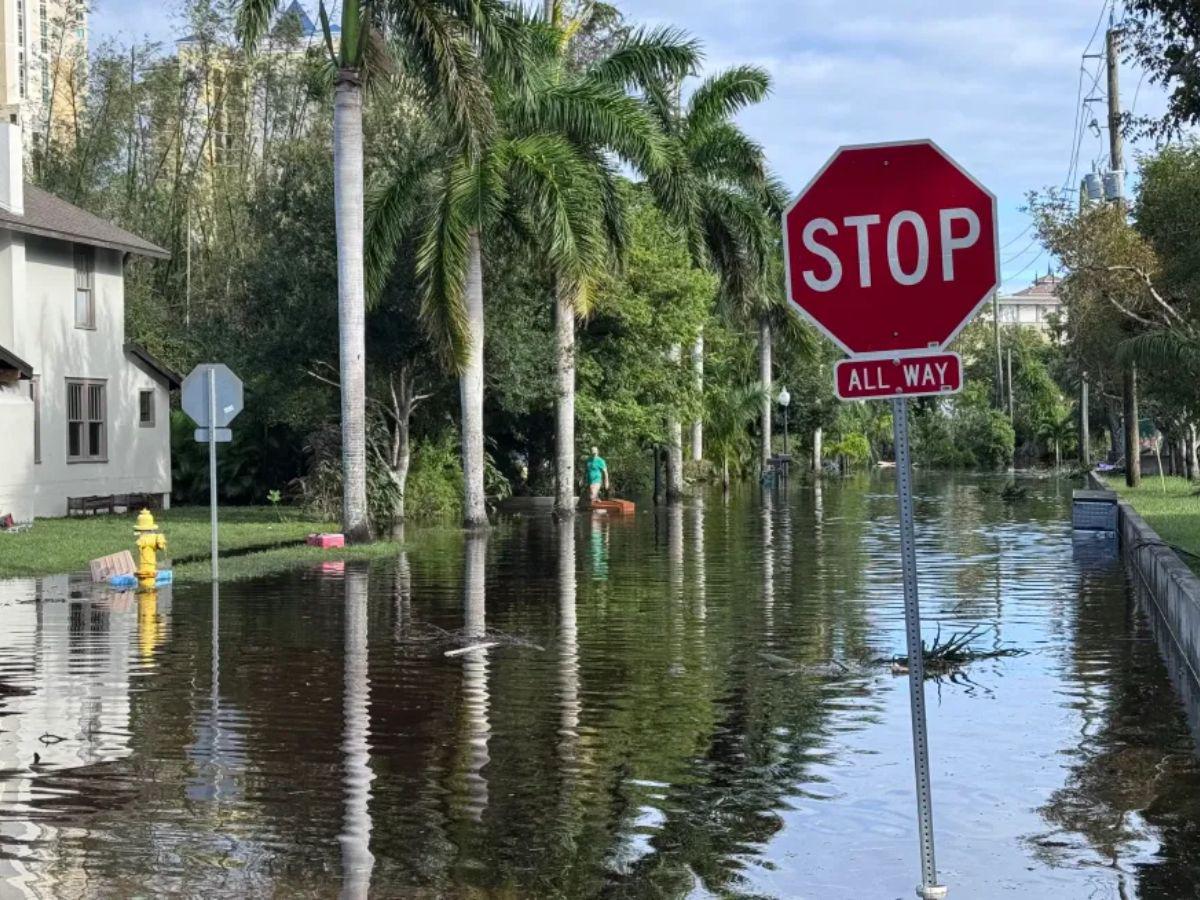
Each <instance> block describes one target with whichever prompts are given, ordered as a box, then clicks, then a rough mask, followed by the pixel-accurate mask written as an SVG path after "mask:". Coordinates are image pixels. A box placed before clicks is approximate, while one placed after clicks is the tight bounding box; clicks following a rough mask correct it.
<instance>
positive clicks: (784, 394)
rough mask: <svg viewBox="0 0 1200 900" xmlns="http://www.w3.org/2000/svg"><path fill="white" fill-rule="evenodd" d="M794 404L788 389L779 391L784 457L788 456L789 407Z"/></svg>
mask: <svg viewBox="0 0 1200 900" xmlns="http://www.w3.org/2000/svg"><path fill="white" fill-rule="evenodd" d="M791 402H792V395H791V394H789V393H788V389H787V388H780V389H779V405H780V406H782V407H783V455H784V456H787V455H788V405H789V404H790V403H791Z"/></svg>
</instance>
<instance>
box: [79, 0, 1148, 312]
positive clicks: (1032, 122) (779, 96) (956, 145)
mask: <svg viewBox="0 0 1200 900" xmlns="http://www.w3.org/2000/svg"><path fill="white" fill-rule="evenodd" d="M315 2H316V0H313V2H312V4H311V5H313V6H314V7H315ZM619 5H620V6H621V8H622V9H623V10H624V11H625V13H626V15H627V16H628V17H629V18H630V19H631V20H633V21H636V22H644V23H647V24H666V23H670V24H675V25H680V26H682V27H684V28H686V29H687V30H688V31H690V32H691V33H693V34H694V35H696V36H697V37H698V38H699V39H700V40H701V41H702V42H703V43H704V46H705V52H706V68H707V69H709V70H714V71H715V70H717V69H720V68H723V67H726V66H730V65H736V64H740V63H755V64H758V65H761V66H764V67H765V68H767V69H768V70H769V71H770V72H771V74H772V76H773V78H774V81H775V90H774V92H773V94H772V96H771V97H770V98H769V99H768V100H767V101H766V102H765V103H763V104H761V105H760V106H758V107H757V108H755V109H753V110H750V111H748V112H747V113H746V114H745V115H744V116H743V117H742V123H743V125H744V127H745V128H746V129H747V131H749V132H750V133H751V134H752V135H753V136H754V137H755V138H757V139H758V140H759V141H760V142H762V143H763V145H764V146H765V147H766V148H767V152H768V155H769V157H770V159H771V162H772V164H773V165H774V167H775V168H776V169H777V170H778V172H779V173H780V175H782V177H783V178H784V180H785V181H786V182H787V183H788V185H789V186H790V187H791V188H792V189H793V190H795V189H798V188H799V187H800V186H802V185H803V184H804V183H805V182H806V181H807V180H808V178H809V177H810V176H811V175H812V173H814V172H815V171H816V170H817V169H818V168H819V167H820V165H821V164H822V163H823V162H824V161H825V159H826V157H828V155H829V154H830V153H831V152H832V151H833V150H834V149H835V148H836V147H838V146H839V145H842V144H848V143H865V142H876V141H885V140H899V139H904V138H913V137H930V138H933V139H934V140H935V141H937V142H938V143H939V144H940V145H941V146H942V147H943V148H944V149H946V150H947V151H948V152H949V153H951V154H952V155H953V156H954V157H955V158H956V159H958V161H959V162H960V163H961V164H962V165H964V166H965V167H966V168H967V169H968V170H969V171H971V172H972V173H973V174H974V175H975V176H976V177H977V178H978V179H979V180H980V181H981V182H983V183H984V184H985V185H987V186H988V187H989V188H990V189H991V190H992V191H993V192H994V193H995V194H996V196H997V197H998V198H999V203H1000V244H1001V247H1002V250H1001V261H1002V267H1003V276H1004V279H1005V287H1006V288H1009V289H1015V288H1019V287H1020V286H1022V285H1023V284H1024V283H1027V282H1028V281H1029V280H1031V279H1032V277H1033V275H1034V274H1035V273H1042V272H1045V270H1046V266H1047V264H1048V263H1049V261H1050V260H1049V258H1048V257H1047V256H1045V255H1042V254H1041V249H1040V247H1039V246H1038V245H1037V244H1036V242H1034V241H1033V240H1032V234H1031V233H1023V232H1024V230H1025V229H1026V228H1027V226H1028V224H1029V220H1028V217H1026V216H1025V215H1024V214H1022V213H1021V212H1020V207H1021V206H1022V205H1024V202H1025V195H1026V193H1027V192H1028V191H1029V190H1032V189H1039V188H1043V187H1046V186H1050V185H1057V186H1062V185H1063V184H1064V181H1065V179H1066V176H1067V173H1068V170H1069V168H1070V162H1071V158H1072V147H1073V145H1074V140H1075V122H1076V109H1077V108H1078V107H1077V104H1076V97H1077V92H1078V90H1079V79H1080V64H1081V61H1082V60H1081V54H1082V53H1083V51H1084V48H1085V46H1086V45H1087V44H1088V41H1089V38H1091V36H1092V34H1093V30H1094V29H1095V28H1096V25H1097V22H1098V21H1101V20H1102V24H1101V29H1100V32H1099V33H1098V34H1097V35H1096V38H1095V41H1094V43H1093V45H1092V48H1091V49H1092V52H1095V51H1097V50H1102V49H1103V27H1104V25H1105V24H1107V14H1103V15H1102V3H1101V2H1100V0H1005V2H1003V3H999V2H988V0H899V2H897V0H757V2H754V3H750V2H741V0H624V2H620V3H619ZM91 24H92V34H93V37H94V39H103V38H106V37H112V38H114V39H116V40H120V41H128V40H130V39H131V38H134V37H138V38H142V37H145V36H147V35H149V36H150V37H152V38H155V39H159V40H163V39H168V38H169V37H170V36H171V35H172V34H174V33H175V31H176V30H177V25H178V16H177V15H175V14H172V13H170V12H167V13H164V12H163V3H162V0H96V4H95V7H94V10H93V15H92V21H91ZM1086 63H1087V74H1086V77H1085V79H1084V84H1083V87H1084V88H1085V89H1087V88H1089V87H1090V86H1091V84H1092V81H1093V77H1092V76H1093V75H1094V74H1095V73H1096V72H1097V71H1098V68H1097V67H1099V66H1102V61H1101V60H1087V61H1086ZM1141 74H1142V73H1141V71H1140V70H1138V69H1136V68H1131V67H1123V68H1122V73H1121V77H1122V84H1121V89H1122V96H1123V99H1124V103H1125V106H1126V108H1129V107H1130V106H1131V104H1133V103H1134V100H1135V95H1136V106H1135V107H1134V109H1135V111H1136V112H1138V113H1143V112H1147V113H1149V112H1154V111H1156V110H1161V108H1162V106H1163V97H1162V93H1161V91H1160V90H1159V89H1158V88H1157V87H1155V86H1152V85H1150V84H1149V82H1148V81H1143V80H1141ZM1103 93H1104V79H1103V76H1102V73H1101V78H1100V80H1099V84H1098V85H1097V86H1096V87H1095V88H1094V89H1093V90H1091V91H1090V94H1091V95H1093V96H1097V97H1102V96H1103ZM1087 95H1088V94H1087V93H1086V92H1085V96H1087ZM1089 110H1090V112H1089V113H1088V115H1087V116H1086V117H1085V119H1084V123H1083V124H1084V126H1085V127H1083V129H1082V131H1083V135H1084V136H1083V140H1082V141H1081V146H1080V151H1079V158H1078V170H1079V171H1080V172H1084V171H1087V170H1089V169H1090V168H1091V165H1092V163H1093V161H1097V162H1100V163H1101V164H1102V163H1103V161H1104V157H1105V156H1106V154H1107V132H1106V131H1105V130H1104V120H1105V115H1104V104H1103V103H1102V102H1099V103H1094V104H1092V105H1091V106H1090V107H1089ZM1092 118H1095V119H1096V120H1097V122H1098V124H1099V127H1100V134H1099V135H1097V134H1096V133H1095V131H1094V130H1093V129H1090V128H1087V127H1086V125H1087V123H1088V122H1089V121H1090V120H1091V119H1092ZM1127 156H1128V157H1129V158H1132V156H1133V154H1132V152H1130V153H1128V154H1127ZM1073 180H1074V182H1075V184H1073V185H1072V186H1077V183H1078V178H1075V179H1073Z"/></svg>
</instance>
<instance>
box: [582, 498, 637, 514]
mask: <svg viewBox="0 0 1200 900" xmlns="http://www.w3.org/2000/svg"><path fill="white" fill-rule="evenodd" d="M591 507H592V511H593V512H606V513H612V514H613V515H615V516H632V515H633V514H634V513H635V512H637V506H636V505H634V502H633V501H632V500H593V501H592V503H591Z"/></svg>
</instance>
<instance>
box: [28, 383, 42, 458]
mask: <svg viewBox="0 0 1200 900" xmlns="http://www.w3.org/2000/svg"><path fill="white" fill-rule="evenodd" d="M29 399H30V400H32V401H33V461H34V463H35V464H40V463H41V461H42V376H41V375H34V376H33V377H32V378H31V379H29Z"/></svg>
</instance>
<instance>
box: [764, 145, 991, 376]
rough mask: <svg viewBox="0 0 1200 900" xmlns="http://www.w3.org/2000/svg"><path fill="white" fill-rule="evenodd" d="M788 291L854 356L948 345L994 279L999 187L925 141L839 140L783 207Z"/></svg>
mask: <svg viewBox="0 0 1200 900" xmlns="http://www.w3.org/2000/svg"><path fill="white" fill-rule="evenodd" d="M783 232H784V248H785V250H784V252H785V258H786V270H787V289H788V299H789V300H790V301H791V304H792V306H793V307H794V308H795V309H796V310H797V312H799V313H800V314H801V315H803V316H805V317H806V318H807V319H809V320H810V321H811V322H812V323H813V324H814V325H816V326H817V327H818V328H820V329H821V331H823V332H825V334H826V335H827V336H828V337H829V338H831V339H832V340H833V341H834V342H835V343H836V344H837V345H838V346H840V347H841V348H842V349H843V350H845V351H846V352H847V353H849V354H850V355H851V356H861V355H869V354H887V355H891V356H903V355H908V354H913V353H919V352H927V351H928V350H929V349H930V348H938V349H941V348H944V347H945V346H946V345H947V344H949V343H950V341H951V340H953V339H954V337H955V335H957V334H958V332H959V331H961V330H962V328H963V326H964V325H966V324H967V322H969V321H970V320H971V317H972V316H974V315H975V313H976V312H977V311H978V309H979V307H980V306H982V305H983V302H984V301H985V300H986V299H987V297H988V294H989V293H990V292H991V291H992V290H993V289H994V288H995V287H996V286H997V285H998V284H999V282H1000V278H999V253H998V250H997V246H996V198H995V197H994V196H992V194H991V192H989V191H988V190H987V189H986V188H984V187H983V186H982V185H981V184H979V182H977V181H976V180H975V179H974V178H972V177H971V176H970V175H968V174H967V173H966V171H964V170H963V169H962V168H961V167H960V166H959V165H958V164H957V163H956V162H955V161H954V160H952V159H951V158H950V157H949V156H947V155H946V153H944V152H943V151H942V149H941V148H940V147H938V146H937V145H936V144H934V143H933V142H932V141H904V142H900V143H894V144H871V145H865V146H857V147H843V148H841V149H840V150H838V151H837V152H836V153H834V154H833V156H832V157H831V158H830V160H829V162H827V163H826V164H825V166H824V167H823V168H822V169H821V171H820V172H818V173H817V175H816V177H815V178H813V180H812V181H810V182H809V183H808V185H807V186H806V187H805V188H804V190H802V191H801V192H800V196H798V197H797V198H796V199H795V201H793V203H792V205H791V206H790V207H788V209H787V212H785V213H784V215H783Z"/></svg>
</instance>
